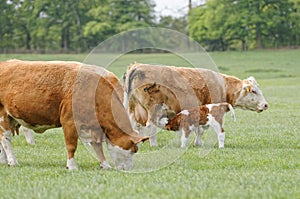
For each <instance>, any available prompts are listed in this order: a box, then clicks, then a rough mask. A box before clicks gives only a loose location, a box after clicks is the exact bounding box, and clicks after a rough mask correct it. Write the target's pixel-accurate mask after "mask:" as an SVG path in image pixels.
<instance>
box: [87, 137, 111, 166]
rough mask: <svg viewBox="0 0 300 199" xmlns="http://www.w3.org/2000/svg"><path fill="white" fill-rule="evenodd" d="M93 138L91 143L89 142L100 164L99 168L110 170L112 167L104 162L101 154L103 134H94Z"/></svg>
mask: <svg viewBox="0 0 300 199" xmlns="http://www.w3.org/2000/svg"><path fill="white" fill-rule="evenodd" d="M92 137H93V141H92V142H91V145H92V146H93V148H94V150H95V152H96V154H97V157H98V160H99V162H100V167H101V168H103V169H111V168H112V167H111V166H110V165H109V163H108V162H107V161H106V158H105V156H104V153H103V145H102V143H103V140H104V139H103V138H104V134H103V133H102V132H101V133H99V132H94V135H93V136H92Z"/></svg>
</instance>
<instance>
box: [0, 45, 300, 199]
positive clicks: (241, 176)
mask: <svg viewBox="0 0 300 199" xmlns="http://www.w3.org/2000/svg"><path fill="white" fill-rule="evenodd" d="M210 55H211V57H212V59H213V60H214V61H215V63H216V65H217V66H218V68H219V70H220V72H222V73H225V74H229V75H234V76H237V77H239V78H241V79H244V78H247V77H248V76H254V77H256V79H257V81H258V83H259V84H260V88H261V89H262V90H263V92H264V96H265V98H266V100H267V101H268V102H269V106H270V108H269V110H267V111H264V112H262V113H259V114H258V113H255V112H250V111H243V110H239V109H236V117H237V121H236V122H235V123H234V122H232V121H231V119H230V114H227V115H226V121H225V125H224V128H225V130H226V133H227V134H226V140H225V148H224V149H221V150H220V149H218V148H217V144H215V145H214V147H213V148H211V149H210V150H209V153H207V154H206V155H202V154H203V153H202V152H203V151H204V150H206V148H205V147H200V148H199V147H193V146H190V147H189V148H188V149H187V150H185V151H183V152H181V154H180V155H179V157H178V158H176V159H175V160H174V161H172V162H171V163H170V164H168V165H165V166H164V167H162V168H159V169H158V170H156V171H152V172H140V173H131V172H120V171H115V170H101V169H100V168H99V165H98V162H97V160H96V159H95V158H94V157H93V156H92V155H91V154H90V153H89V152H88V150H87V149H86V148H85V146H83V144H81V143H80V144H79V146H78V149H77V152H76V155H75V158H76V160H77V163H78V167H79V170H78V171H75V172H70V171H68V170H66V169H65V165H66V150H65V145H64V140H63V133H62V130H61V129H53V130H48V131H47V132H46V133H44V134H41V135H39V134H35V141H36V145H34V146H31V145H28V144H27V143H26V141H25V138H24V136H23V135H22V134H21V135H20V136H15V137H13V140H12V144H13V148H14V152H15V155H16V158H17V160H18V162H19V164H20V166H17V167H13V168H10V167H8V166H7V165H0V182H1V189H0V198H10V199H11V198H89V199H90V198H299V197H300V189H299V184H300V133H299V124H300V92H299V89H300V83H299V82H300V65H299V56H300V50H277V51H271V50H265V51H249V52H217V53H211V54H210ZM85 57H86V55H83V54H81V55H19V54H14V55H12V54H10V55H0V60H1V61H2V60H6V59H10V58H17V59H25V60H74V61H83V60H84V58H85ZM154 57H155V58H156V62H158V61H159V59H161V62H163V64H169V65H185V64H187V63H186V62H185V61H184V60H180V58H176V59H175V58H174V55H168V54H164V55H160V56H158V55H155V54H143V55H138V54H129V55H126V56H123V57H120V58H119V59H118V60H116V61H115V62H114V63H112V66H113V67H111V69H112V71H113V72H115V73H116V74H118V76H119V77H120V76H121V74H123V72H124V70H125V68H126V67H127V66H128V65H129V64H130V63H132V62H134V61H138V62H144V63H153V61H152V60H153V59H154ZM187 66H188V64H187ZM108 69H110V68H108ZM0 72H1V71H0ZM0 92H1V91H0ZM25 92H30V91H25ZM210 133H213V132H212V131H209V132H206V136H208V134H210ZM169 137H174V133H171V132H169V133H164V134H159V135H158V141H159V147H158V149H157V148H156V149H153V148H150V147H149V143H144V144H143V146H142V148H141V150H140V151H139V152H138V153H147V152H153V151H158V150H159V149H160V148H163V146H164V143H166V142H168V138H169ZM213 137H214V135H213ZM192 138H193V136H191V137H190V139H192ZM214 139H215V142H216V138H215V137H214ZM172 152H173V153H178V149H177V148H176V147H175V148H173V151H171V153H172ZM157 158H158V159H157V160H153V162H154V163H155V162H159V161H161V160H163V159H165V158H168V157H164V156H163V155H162V156H161V157H157Z"/></svg>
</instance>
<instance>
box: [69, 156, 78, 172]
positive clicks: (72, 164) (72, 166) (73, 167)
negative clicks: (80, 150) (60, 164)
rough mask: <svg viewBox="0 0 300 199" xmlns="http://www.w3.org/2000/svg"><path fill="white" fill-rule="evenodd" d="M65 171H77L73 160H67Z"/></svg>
mask: <svg viewBox="0 0 300 199" xmlns="http://www.w3.org/2000/svg"><path fill="white" fill-rule="evenodd" d="M67 169H69V170H77V166H76V162H75V159H74V158H71V159H68V160H67Z"/></svg>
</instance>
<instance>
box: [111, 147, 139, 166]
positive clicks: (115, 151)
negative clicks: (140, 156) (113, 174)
mask: <svg viewBox="0 0 300 199" xmlns="http://www.w3.org/2000/svg"><path fill="white" fill-rule="evenodd" d="M107 149H108V151H109V154H110V156H111V159H112V160H113V161H114V163H115V166H116V168H117V169H118V170H130V169H132V167H133V154H134V153H133V152H131V151H130V150H124V149H122V148H121V147H119V146H113V145H112V144H111V143H110V142H107Z"/></svg>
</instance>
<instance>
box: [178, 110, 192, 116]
mask: <svg viewBox="0 0 300 199" xmlns="http://www.w3.org/2000/svg"><path fill="white" fill-rule="evenodd" d="M180 113H181V114H183V115H186V116H188V115H189V114H190V112H189V111H188V110H183V111H181V112H180Z"/></svg>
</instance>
